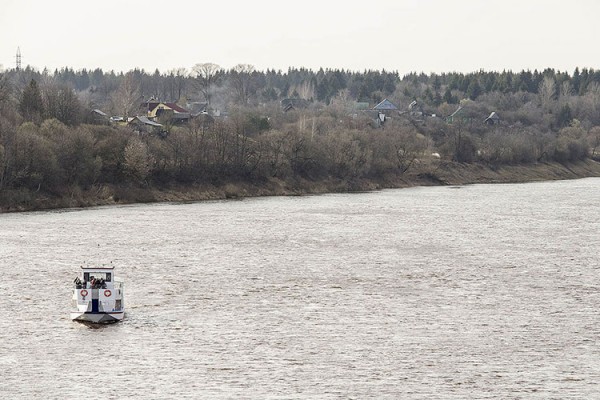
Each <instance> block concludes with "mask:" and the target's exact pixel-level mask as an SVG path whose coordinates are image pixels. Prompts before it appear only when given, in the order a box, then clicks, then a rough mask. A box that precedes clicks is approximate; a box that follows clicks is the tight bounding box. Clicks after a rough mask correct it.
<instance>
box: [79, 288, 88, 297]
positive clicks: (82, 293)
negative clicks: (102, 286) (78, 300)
mask: <svg viewBox="0 0 600 400" xmlns="http://www.w3.org/2000/svg"><path fill="white" fill-rule="evenodd" d="M79 293H80V294H81V297H85V296H87V295H88V291H87V290H85V289H83V290H82V291H81V292H79Z"/></svg>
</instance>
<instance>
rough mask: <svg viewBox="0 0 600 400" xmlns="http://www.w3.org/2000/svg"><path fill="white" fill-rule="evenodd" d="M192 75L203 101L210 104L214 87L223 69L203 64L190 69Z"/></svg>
mask: <svg viewBox="0 0 600 400" xmlns="http://www.w3.org/2000/svg"><path fill="white" fill-rule="evenodd" d="M192 74H194V75H195V77H196V85H197V87H198V89H199V90H200V93H202V95H203V96H204V99H205V100H206V102H207V103H208V104H210V99H211V97H212V94H213V86H215V85H216V84H217V83H218V82H219V80H220V79H221V78H222V76H223V69H222V68H221V67H220V66H218V65H217V64H213V63H203V64H196V65H194V66H193V67H192Z"/></svg>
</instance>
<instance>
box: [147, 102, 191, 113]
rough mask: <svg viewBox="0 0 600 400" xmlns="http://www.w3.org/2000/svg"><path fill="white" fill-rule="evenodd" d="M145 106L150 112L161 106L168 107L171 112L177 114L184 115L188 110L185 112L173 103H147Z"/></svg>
mask: <svg viewBox="0 0 600 400" xmlns="http://www.w3.org/2000/svg"><path fill="white" fill-rule="evenodd" d="M144 104H145V105H147V107H148V111H152V110H154V109H155V108H156V107H158V106H160V105H161V104H162V105H164V106H167V107H169V108H170V109H171V110H173V111H175V112H178V113H186V112H189V111H188V110H186V109H185V108H183V107H180V106H178V105H177V104H175V103H163V102H153V101H149V102H147V103H144Z"/></svg>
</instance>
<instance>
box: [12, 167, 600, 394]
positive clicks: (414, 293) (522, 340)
mask: <svg viewBox="0 0 600 400" xmlns="http://www.w3.org/2000/svg"><path fill="white" fill-rule="evenodd" d="M111 262H112V264H113V265H114V266H115V267H116V273H117V275H119V276H121V277H122V278H123V279H124V280H125V282H126V287H125V288H126V301H127V314H126V318H125V320H124V321H123V322H122V323H118V324H114V325H109V326H105V327H102V328H97V329H94V328H91V327H88V326H86V325H82V324H79V323H76V322H72V321H70V320H69V313H68V312H69V307H70V296H71V290H72V289H71V282H72V280H73V279H74V278H75V276H76V274H77V273H78V272H79V266H80V265H82V264H89V265H94V264H109V263H111ZM0 267H1V271H0V272H1V276H0V398H2V399H38V398H44V399H47V398H50V399H64V398H98V399H121V398H131V399H163V398H177V399H188V398H189V399H220V398H223V399H229V398H236V399H237V398H253V399H295V398H300V399H316V398H319V399H320V398H323V399H338V398H339V399H369V398H372V399H521V398H527V399H592V398H600V346H599V344H600V317H599V308H600V284H599V283H598V275H599V272H600V179H599V178H589V179H581V180H574V181H557V182H543V183H529V184H514V185H513V184H504V185H473V186H465V187H431V188H413V189H400V190H385V191H381V192H373V193H363V194H334V195H321V196H310V197H272V198H256V199H246V200H242V201H217V202H201V203H193V204H155V205H133V206H124V207H102V208H94V209H86V210H68V211H55V212H33V213H21V214H3V215H0Z"/></svg>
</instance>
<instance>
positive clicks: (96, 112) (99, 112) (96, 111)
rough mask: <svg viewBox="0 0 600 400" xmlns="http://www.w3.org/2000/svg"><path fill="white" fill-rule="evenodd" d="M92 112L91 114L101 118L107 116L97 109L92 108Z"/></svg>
mask: <svg viewBox="0 0 600 400" xmlns="http://www.w3.org/2000/svg"><path fill="white" fill-rule="evenodd" d="M92 112H93V113H95V114H98V115H101V116H103V117H106V116H107V115H106V113H105V112H104V111H102V110H99V109H97V108H94V109H93V110H92Z"/></svg>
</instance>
